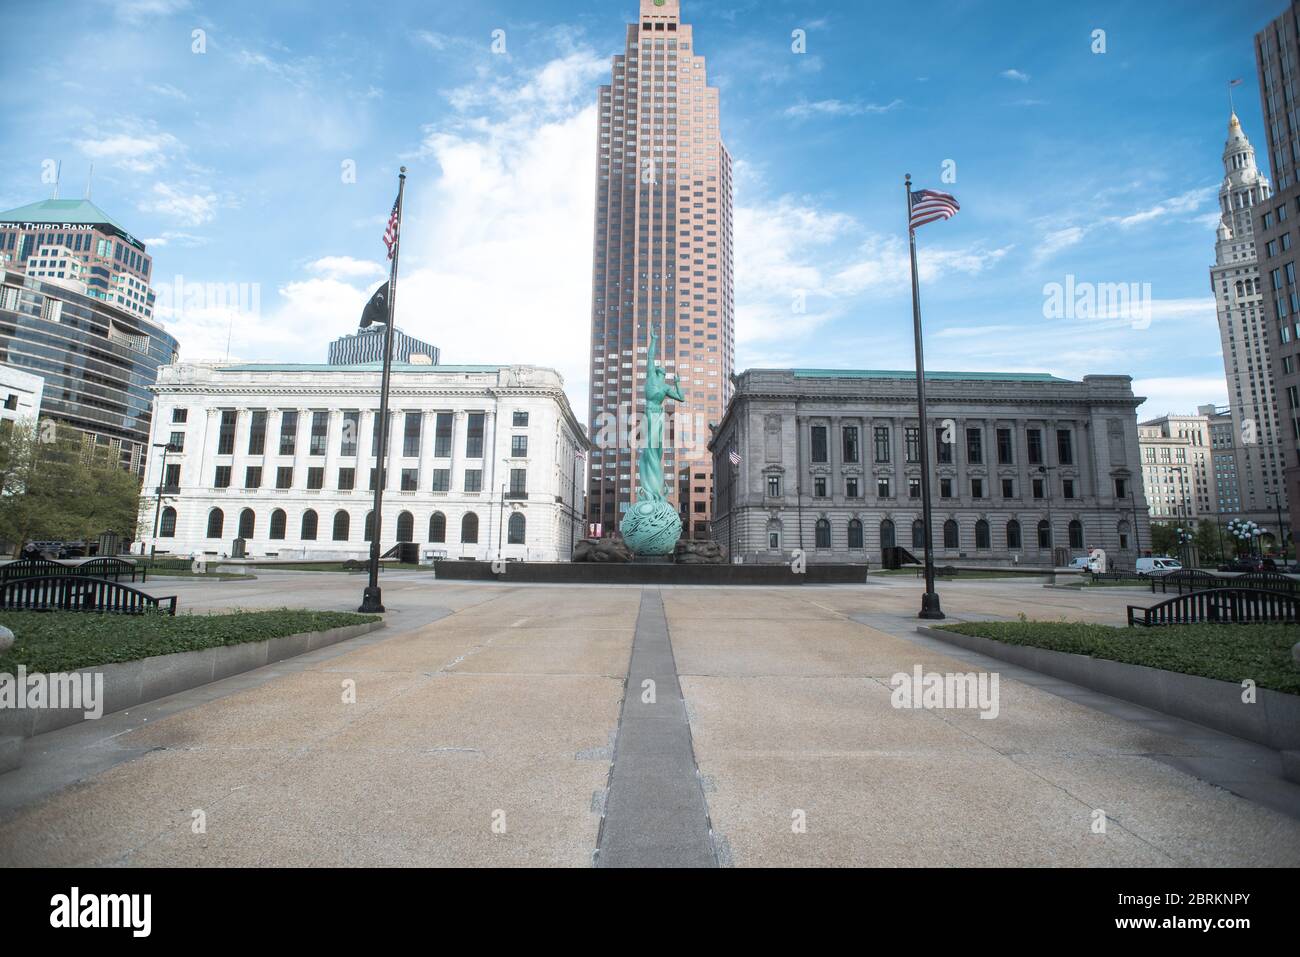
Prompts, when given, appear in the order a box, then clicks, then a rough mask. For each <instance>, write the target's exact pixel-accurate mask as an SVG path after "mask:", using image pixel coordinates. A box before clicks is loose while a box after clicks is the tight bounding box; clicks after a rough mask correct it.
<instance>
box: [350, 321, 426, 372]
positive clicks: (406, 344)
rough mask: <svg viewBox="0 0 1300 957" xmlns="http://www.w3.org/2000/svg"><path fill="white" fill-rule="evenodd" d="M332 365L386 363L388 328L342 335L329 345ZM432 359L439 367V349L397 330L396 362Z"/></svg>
mask: <svg viewBox="0 0 1300 957" xmlns="http://www.w3.org/2000/svg"><path fill="white" fill-rule="evenodd" d="M328 354H329V364H330V365H332V366H341V365H356V364H357V363H361V362H383V361H384V327H383V326H377V327H374V328H371V329H363V330H361V331H360V332H354V333H351V334H349V335H346V336H339V337H338V338H337V339H335V340H333V341H332V342H331V343H330V345H329V353H328ZM419 356H425V357H427V358H428V360H429V361H428V363H427V364H428V365H435V366H436V365H437V364H438V359H439V354H438V347H437V346H434V345H430V344H429V343H427V342H424V341H422V340H420V339H417V338H415V336H408V335H407V334H406V333H404V332H403V331H402V330H401V329H394V330H393V361H394V362H410V361H412V357H416V361H417V362H421V361H423V360H420V359H418V357H419Z"/></svg>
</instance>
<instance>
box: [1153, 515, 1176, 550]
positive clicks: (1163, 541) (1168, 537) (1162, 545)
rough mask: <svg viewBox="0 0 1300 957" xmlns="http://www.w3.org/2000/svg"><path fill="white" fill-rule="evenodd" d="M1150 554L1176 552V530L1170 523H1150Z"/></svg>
mask: <svg viewBox="0 0 1300 957" xmlns="http://www.w3.org/2000/svg"><path fill="white" fill-rule="evenodd" d="M1151 554H1152V555H1177V554H1178V532H1177V527H1176V526H1174V525H1171V524H1169V523H1168V522H1152V523H1151Z"/></svg>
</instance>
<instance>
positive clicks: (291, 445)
mask: <svg viewBox="0 0 1300 957" xmlns="http://www.w3.org/2000/svg"><path fill="white" fill-rule="evenodd" d="M297 445H298V413H297V411H295V410H293V409H285V410H284V411H283V412H281V413H280V454H281V455H293V453H294V449H295V448H297Z"/></svg>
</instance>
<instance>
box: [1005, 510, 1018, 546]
mask: <svg viewBox="0 0 1300 957" xmlns="http://www.w3.org/2000/svg"><path fill="white" fill-rule="evenodd" d="M1019 547H1020V523H1019V522H1017V521H1016V520H1015V519H1014V518H1013V519H1012V520H1011V521H1009V522H1007V548H1010V549H1013V550H1014V549H1017V548H1019Z"/></svg>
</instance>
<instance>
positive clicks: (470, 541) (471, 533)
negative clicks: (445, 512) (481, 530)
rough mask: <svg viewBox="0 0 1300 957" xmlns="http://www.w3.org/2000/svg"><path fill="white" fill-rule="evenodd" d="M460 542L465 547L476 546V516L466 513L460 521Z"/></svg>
mask: <svg viewBox="0 0 1300 957" xmlns="http://www.w3.org/2000/svg"><path fill="white" fill-rule="evenodd" d="M460 540H461V542H462V543H463V544H466V545H476V544H478V516H477V515H475V514H474V513H473V512H466V513H465V517H464V518H462V519H461V520H460Z"/></svg>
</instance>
